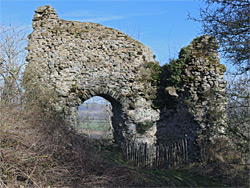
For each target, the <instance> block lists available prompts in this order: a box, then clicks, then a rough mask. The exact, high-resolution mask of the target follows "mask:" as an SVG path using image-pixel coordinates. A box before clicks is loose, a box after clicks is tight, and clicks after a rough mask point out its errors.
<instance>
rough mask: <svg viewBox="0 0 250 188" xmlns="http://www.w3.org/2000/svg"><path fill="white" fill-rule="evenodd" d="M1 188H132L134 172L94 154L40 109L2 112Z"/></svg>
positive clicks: (72, 132)
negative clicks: (100, 187) (22, 187)
mask: <svg viewBox="0 0 250 188" xmlns="http://www.w3.org/2000/svg"><path fill="white" fill-rule="evenodd" d="M0 123H1V124H0V161H1V163H0V185H1V186H2V187H19V186H21V185H22V186H24V187H48V186H52V187H93V186H94V187H95V186H105V187H123V186H125V187H127V186H136V185H140V183H139V181H138V180H137V179H136V176H137V174H135V172H132V171H131V170H129V169H127V168H125V167H121V166H117V165H114V164H111V163H108V162H103V161H101V160H100V159H99V158H97V157H96V156H95V153H94V151H93V149H92V146H91V145H90V144H89V142H88V140H86V138H83V137H82V136H81V135H78V134H77V133H76V132H75V131H74V130H73V129H72V128H71V127H70V126H68V125H67V124H66V123H65V122H64V121H62V120H60V118H58V116H57V115H56V114H51V112H46V111H44V110H41V109H39V108H38V107H33V108H29V109H28V110H26V111H24V110H23V109H22V108H17V107H9V108H4V109H0Z"/></svg>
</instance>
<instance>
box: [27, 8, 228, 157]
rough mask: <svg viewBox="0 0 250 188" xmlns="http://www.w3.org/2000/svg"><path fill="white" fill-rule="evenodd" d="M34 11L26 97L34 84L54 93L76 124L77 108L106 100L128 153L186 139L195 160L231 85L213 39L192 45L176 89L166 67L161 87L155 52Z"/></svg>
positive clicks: (100, 29)
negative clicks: (131, 146) (131, 147)
mask: <svg viewBox="0 0 250 188" xmlns="http://www.w3.org/2000/svg"><path fill="white" fill-rule="evenodd" d="M35 12H36V14H35V15H34V18H33V24H32V26H33V32H32V33H31V34H30V35H29V43H28V51H29V53H28V56H27V61H28V62H29V64H28V66H27V67H26V71H25V80H26V84H25V85H26V86H25V87H26V92H27V93H28V92H30V91H31V90H32V89H31V88H33V86H34V85H39V87H40V88H41V89H42V90H43V91H45V92H46V91H51V90H52V91H54V92H55V93H56V96H57V97H56V99H55V100H52V101H50V102H48V103H49V104H50V105H51V106H52V107H53V109H54V110H55V111H57V112H58V113H61V114H63V116H64V118H65V119H66V120H67V121H69V122H70V123H72V124H75V123H76V112H77V107H78V106H79V105H80V104H82V103H83V102H84V101H85V100H87V99H89V98H91V97H93V96H102V97H104V98H106V99H107V100H109V101H110V102H111V104H112V107H113V114H114V115H113V117H112V125H113V128H114V139H115V141H116V143H118V144H119V145H120V147H121V148H122V149H123V150H126V144H127V143H130V142H136V143H138V144H140V143H147V144H148V145H151V146H154V145H156V144H158V145H170V144H173V143H175V142H178V141H179V140H181V139H187V141H188V154H189V156H190V158H194V159H195V158H197V156H199V154H200V148H201V147H200V146H201V145H199V144H200V142H199V139H200V137H199V135H200V134H202V133H204V132H206V131H208V130H209V127H212V126H213V125H214V124H215V123H216V122H222V123H223V119H224V116H223V115H221V116H220V118H212V112H215V111H216V112H218V111H220V112H222V114H223V112H224V110H225V108H224V106H225V105H224V99H225V98H224V96H223V93H224V91H225V86H226V83H225V81H224V80H223V77H224V71H225V67H224V66H222V65H221V64H220V63H219V57H218V53H217V43H216V41H215V39H213V38H211V37H209V36H203V37H201V38H199V39H196V40H194V41H193V42H192V43H191V44H190V45H189V46H188V50H187V51H188V53H187V54H186V57H185V64H184V66H182V67H181V72H182V75H181V82H180V84H179V85H178V86H175V85H173V84H169V83H168V82H165V80H166V79H167V78H168V76H171V75H165V76H164V67H163V68H162V74H163V76H161V83H160V84H158V85H157V86H156V85H155V84H152V79H151V78H150V75H151V73H152V72H151V71H152V70H151V69H149V68H147V65H148V64H149V63H150V64H151V65H152V64H153V65H156V64H157V62H156V61H155V60H154V56H153V52H152V50H151V49H150V48H148V47H146V46H144V45H143V44H141V43H140V42H138V41H136V40H134V39H132V38H131V37H129V36H128V35H125V34H124V33H122V32H120V31H118V30H115V29H111V28H108V27H105V26H102V25H100V24H95V23H88V22H85V23H81V22H74V21H66V20H62V19H60V18H58V16H57V13H56V11H55V10H54V9H53V8H52V7H51V6H44V7H39V8H38V9H37V10H36V11H35ZM152 96H153V97H152ZM215 104H216V105H215ZM148 124H150V128H149V129H148V130H146V132H145V133H141V132H139V131H138V129H137V127H138V125H141V126H143V125H145V126H146V125H148ZM152 153H153V152H152Z"/></svg>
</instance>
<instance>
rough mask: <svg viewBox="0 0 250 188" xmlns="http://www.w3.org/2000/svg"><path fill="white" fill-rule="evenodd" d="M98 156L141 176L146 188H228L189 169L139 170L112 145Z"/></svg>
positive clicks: (106, 147)
mask: <svg viewBox="0 0 250 188" xmlns="http://www.w3.org/2000/svg"><path fill="white" fill-rule="evenodd" d="M98 156H99V157H100V158H101V159H103V160H106V161H110V162H112V163H115V164H117V165H120V166H123V167H126V168H128V169H130V170H131V171H133V172H135V173H137V174H139V175H138V179H140V181H142V182H143V184H144V185H145V186H146V187H226V185H225V184H223V183H221V182H217V181H214V180H212V179H211V178H208V177H204V176H200V175H197V174H195V173H192V172H191V171H188V170H187V168H184V167H182V168H178V169H150V168H138V167H134V166H133V164H131V163H129V162H128V161H126V160H125V158H124V156H123V155H122V154H121V152H120V151H119V149H117V148H113V147H112V146H111V145H108V146H105V147H102V148H101V150H100V151H99V152H98Z"/></svg>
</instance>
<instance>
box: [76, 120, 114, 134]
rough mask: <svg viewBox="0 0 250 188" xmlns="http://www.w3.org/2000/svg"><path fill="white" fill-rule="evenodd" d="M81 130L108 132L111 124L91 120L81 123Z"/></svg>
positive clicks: (79, 126)
mask: <svg viewBox="0 0 250 188" xmlns="http://www.w3.org/2000/svg"><path fill="white" fill-rule="evenodd" d="M78 128H79V129H90V130H96V131H106V130H108V129H109V128H110V127H109V124H108V122H107V121H104V120H96V119H95V120H91V121H89V122H80V123H79V125H78Z"/></svg>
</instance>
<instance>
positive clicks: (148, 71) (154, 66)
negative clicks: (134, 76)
mask: <svg viewBox="0 0 250 188" xmlns="http://www.w3.org/2000/svg"><path fill="white" fill-rule="evenodd" d="M140 72H141V77H142V79H141V80H142V81H144V80H146V81H149V82H151V83H152V85H154V86H156V85H158V84H159V83H160V74H161V66H160V65H159V63H158V62H157V63H155V62H147V63H145V64H144V65H143V67H142V68H141V69H140Z"/></svg>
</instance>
